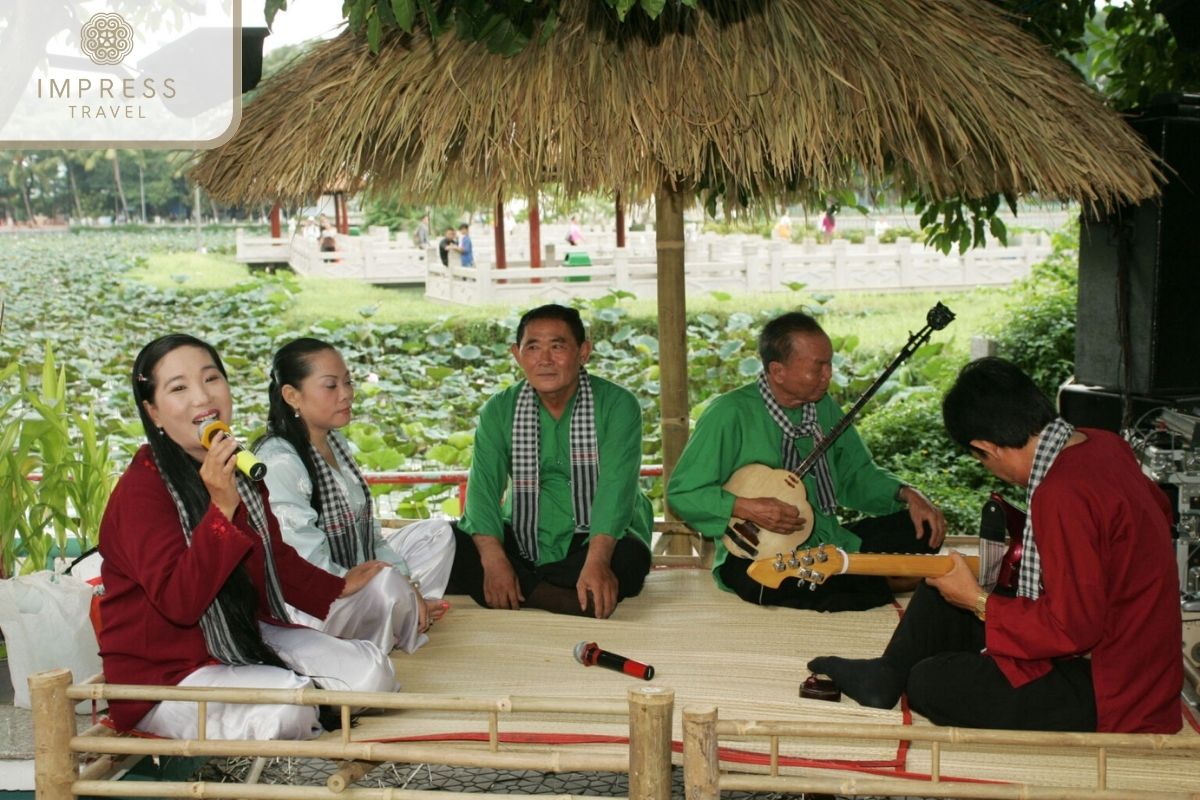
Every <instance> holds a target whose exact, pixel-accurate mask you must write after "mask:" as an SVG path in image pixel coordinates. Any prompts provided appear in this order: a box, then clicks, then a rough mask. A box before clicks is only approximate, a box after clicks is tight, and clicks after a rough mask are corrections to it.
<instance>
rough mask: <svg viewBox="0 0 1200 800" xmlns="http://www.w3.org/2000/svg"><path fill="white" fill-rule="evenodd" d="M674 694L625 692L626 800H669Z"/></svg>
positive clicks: (643, 689) (645, 689)
mask: <svg viewBox="0 0 1200 800" xmlns="http://www.w3.org/2000/svg"><path fill="white" fill-rule="evenodd" d="M674 708H675V690H674V689H669V688H667V687H665V686H656V685H654V684H651V685H650V686H639V687H638V688H636V689H630V690H629V800H671V717H672V711H673V710H674Z"/></svg>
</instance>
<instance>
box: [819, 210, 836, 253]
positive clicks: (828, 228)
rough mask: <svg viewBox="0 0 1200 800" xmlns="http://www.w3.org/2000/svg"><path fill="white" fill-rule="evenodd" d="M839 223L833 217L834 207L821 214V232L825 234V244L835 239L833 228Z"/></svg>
mask: <svg viewBox="0 0 1200 800" xmlns="http://www.w3.org/2000/svg"><path fill="white" fill-rule="evenodd" d="M836 224H837V223H836V222H834V219H833V209H827V210H826V211H825V213H824V214H822V215H821V232H822V233H823V234H824V236H825V244H829V243H830V242H832V241H833V228H834V226H835V225H836Z"/></svg>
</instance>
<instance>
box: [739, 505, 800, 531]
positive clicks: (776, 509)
mask: <svg viewBox="0 0 1200 800" xmlns="http://www.w3.org/2000/svg"><path fill="white" fill-rule="evenodd" d="M733 515H734V516H735V517H739V518H741V519H747V520H750V521H751V522H753V523H754V524H756V525H758V526H759V527H761V528H764V529H766V530H768V531H774V532H776V533H784V534H787V533H797V532H799V531H802V530H804V526H805V525H806V524H807V520H805V519H804V518H803V517H801V516H800V509H798V508H796V507H795V506H793V505H790V504H788V503H785V502H783V501H782V500H777V499H775V498H774V497H739V498H738V499H737V500H736V501H734V504H733Z"/></svg>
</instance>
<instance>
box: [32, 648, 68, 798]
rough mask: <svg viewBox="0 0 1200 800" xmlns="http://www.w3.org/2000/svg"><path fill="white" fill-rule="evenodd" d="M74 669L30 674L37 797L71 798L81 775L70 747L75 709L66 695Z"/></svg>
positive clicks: (34, 773) (34, 778) (34, 777)
mask: <svg viewBox="0 0 1200 800" xmlns="http://www.w3.org/2000/svg"><path fill="white" fill-rule="evenodd" d="M70 685H71V670H69V669H52V670H47V671H45V672H35V673H34V674H32V675H30V676H29V704H30V708H31V709H32V711H33V781H34V787H35V788H36V789H37V797H38V800H71V784H72V783H73V782H74V781H75V779H76V778H77V777H78V776H79V767H78V761H77V759H76V756H75V752H74V751H73V750H72V749H71V737H73V736H75V709H74V708H73V704H72V703H71V700H70V698H68V697H67V687H68V686H70Z"/></svg>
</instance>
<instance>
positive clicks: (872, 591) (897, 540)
mask: <svg viewBox="0 0 1200 800" xmlns="http://www.w3.org/2000/svg"><path fill="white" fill-rule="evenodd" d="M845 527H846V530H848V531H851V532H852V533H854V535H856V536H858V537H859V538H860V539H862V549H861V552H863V553H922V554H925V553H935V552H937V551H936V550H935V549H932V548H930V547H929V544H928V542H929V535H928V533H927V534H926V535H925V536H923V537H921V538H920V539H918V538H917V531H916V528H915V527H914V526H913V523H912V517H911V516H910V515H909V513H908V509H901V510H900V511H897V512H895V513H894V514H887V515H886V516H882V517H867V518H865V519H860V520H858V521H856V522H852V523H850V524H849V525H846V526H845ZM750 564H751V561H750V559H748V558H737V557H736V556H734V555H732V554H731V555H729V556H727V557H726V558H725V563H723V564H722V565H721V568H720V572H721V581H722V582H723V583H724V584H725V585H726V586H728V587H729V588H730V589H732V590H733V591H734V592H736V593H737V596H738V597H740V598H742V599H743V600H746V601H748V602H750V603H755V604H757V605H762V606H784V607H786V608H802V609H806V610H809V611H865V610H866V609H868V608H877V607H879V606H885V605H887V604H888V603H890V602H892V601H893V600H894V599H895V598H894V597H893V596H892V590H891V589H889V588H888V582H887V578H883V577H880V576H878V575H837V576H834V577H831V578H830V579H829V580H827V581H825V582H824V583H821V584H817V585H816V586H815V587H813V588H811V589H810V588H809V584H801V583H800V582H799V581H798V580H793V579H791V578H788V579H787V580H785V581H784V582H783V583H782V584H780V585H779V588H778V589H768V588H767V587H765V586H763V585H762V584H760V583H759V582H758V581H756V580H754V579H753V578H751V577H750V576H749V575H747V574H746V570H747V568H749V566H750Z"/></svg>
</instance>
